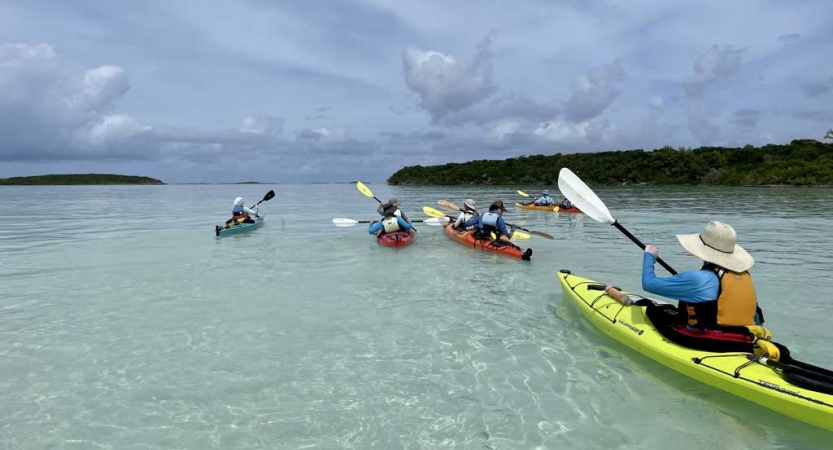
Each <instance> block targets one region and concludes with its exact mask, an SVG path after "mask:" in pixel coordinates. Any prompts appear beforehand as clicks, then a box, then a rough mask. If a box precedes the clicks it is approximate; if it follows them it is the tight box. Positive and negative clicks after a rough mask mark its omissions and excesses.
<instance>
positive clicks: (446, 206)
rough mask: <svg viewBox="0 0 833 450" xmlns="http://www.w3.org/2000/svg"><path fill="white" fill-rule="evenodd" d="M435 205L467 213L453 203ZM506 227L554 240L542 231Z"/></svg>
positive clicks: (442, 202) (514, 226)
mask: <svg viewBox="0 0 833 450" xmlns="http://www.w3.org/2000/svg"><path fill="white" fill-rule="evenodd" d="M437 204H438V205H440V208H442V209H444V210H446V211H463V212H468V211H466V210H464V209H463V208H460V207H459V206H457V205H455V204H454V203H453V202H450V201H448V200H437ZM506 225H507V226H508V227H511V228H514V229H518V230H523V231H526V232H527V233H529V234H534V235H536V236H541V237H542V238H545V239H555V238H554V237H552V235H551V234H547V233H544V232H543V231H534V230H527V229H526V228H523V227H520V226H518V225H515V224H511V223H507V224H506Z"/></svg>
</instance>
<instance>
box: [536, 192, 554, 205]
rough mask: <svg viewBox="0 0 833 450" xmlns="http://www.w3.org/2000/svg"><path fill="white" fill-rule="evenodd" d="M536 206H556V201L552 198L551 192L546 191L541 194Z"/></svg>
mask: <svg viewBox="0 0 833 450" xmlns="http://www.w3.org/2000/svg"><path fill="white" fill-rule="evenodd" d="M533 203H535V206H550V205H554V204H555V200H553V199H552V197H550V191H549V190H547V189H544V192H542V193H541V196H540V197H538V198H536V199H535V202H533Z"/></svg>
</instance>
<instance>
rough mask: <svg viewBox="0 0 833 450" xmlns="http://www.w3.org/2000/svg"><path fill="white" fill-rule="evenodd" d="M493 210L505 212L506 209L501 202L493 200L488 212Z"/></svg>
mask: <svg viewBox="0 0 833 450" xmlns="http://www.w3.org/2000/svg"><path fill="white" fill-rule="evenodd" d="M493 209H501V210H503V212H506V207H505V206H503V200H495V201H494V202H493V203H492V204H491V205H490V206H489V211H491V210H493Z"/></svg>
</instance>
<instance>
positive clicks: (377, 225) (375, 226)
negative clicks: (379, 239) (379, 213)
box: [367, 220, 382, 234]
mask: <svg viewBox="0 0 833 450" xmlns="http://www.w3.org/2000/svg"><path fill="white" fill-rule="evenodd" d="M381 229H382V222H377V221H375V220H374V221H373V222H371V223H370V225H368V226H367V232H368V234H376V233H378V232H379V230H381Z"/></svg>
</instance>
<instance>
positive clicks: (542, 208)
mask: <svg viewBox="0 0 833 450" xmlns="http://www.w3.org/2000/svg"><path fill="white" fill-rule="evenodd" d="M515 206H516V207H518V208H520V209H532V210H535V211H551V212H563V213H580V212H581V210H579V209H578V208H576V207H572V208H561V207H559V206H558V205H550V206H538V205H525V204H523V203H515Z"/></svg>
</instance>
